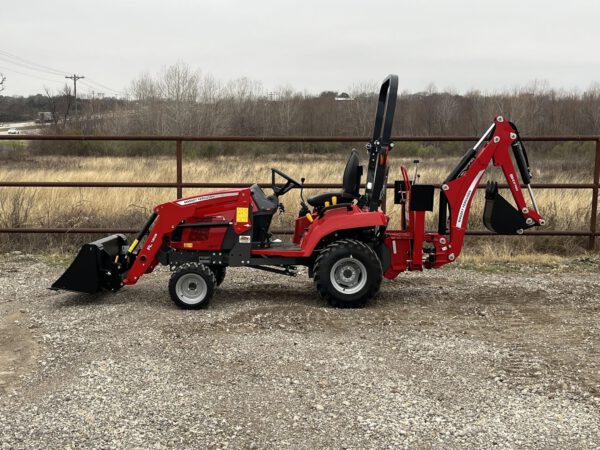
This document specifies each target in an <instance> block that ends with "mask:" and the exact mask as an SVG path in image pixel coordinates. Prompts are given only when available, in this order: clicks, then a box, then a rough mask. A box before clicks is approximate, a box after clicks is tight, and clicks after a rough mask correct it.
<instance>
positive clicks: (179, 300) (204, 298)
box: [169, 263, 216, 309]
mask: <svg viewBox="0 0 600 450" xmlns="http://www.w3.org/2000/svg"><path fill="white" fill-rule="evenodd" d="M215 286H216V279H215V274H214V273H213V271H212V270H210V269H209V268H208V267H207V266H205V265H203V264H198V263H187V264H182V265H181V266H179V267H178V268H177V270H176V271H175V272H173V275H171V279H170V280H169V294H170V295H171V299H172V300H173V301H174V302H175V304H176V305H177V306H179V307H180V308H184V309H200V308H206V306H208V303H209V302H210V299H211V298H212V296H213V294H214V292H215Z"/></svg>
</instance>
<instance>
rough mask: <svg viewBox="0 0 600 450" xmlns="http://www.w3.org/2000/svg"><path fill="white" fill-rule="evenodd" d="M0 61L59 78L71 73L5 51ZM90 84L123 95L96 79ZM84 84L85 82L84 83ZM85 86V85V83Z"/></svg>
mask: <svg viewBox="0 0 600 450" xmlns="http://www.w3.org/2000/svg"><path fill="white" fill-rule="evenodd" d="M0 60H2V61H5V62H8V63H10V64H14V65H16V66H18V67H22V68H25V69H28V70H34V71H38V72H42V73H46V74H49V75H58V76H61V77H62V76H64V74H66V73H69V72H68V71H63V70H59V69H56V68H53V67H50V66H46V65H44V64H38V63H36V62H33V61H31V60H28V59H25V58H22V57H20V56H17V55H14V54H12V53H9V52H7V51H5V50H0ZM6 70H13V69H6ZM13 71H14V72H15V73H19V74H21V75H26V76H31V77H33V78H40V77H35V76H34V75H29V74H25V73H23V72H19V71H17V70H13ZM70 78H71V79H73V78H72V77H70ZM40 79H41V78H40ZM87 80H88V82H89V83H91V84H92V85H95V86H97V87H98V88H102V89H105V90H107V91H111V92H113V93H115V94H118V95H123V91H118V90H116V89H113V88H111V87H109V86H106V85H105V84H102V83H100V82H98V81H95V80H94V79H90V78H88V79H87ZM82 83H83V82H82ZM83 84H84V85H85V83H83ZM88 87H91V88H92V89H93V86H88Z"/></svg>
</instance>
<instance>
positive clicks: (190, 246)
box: [183, 242, 194, 248]
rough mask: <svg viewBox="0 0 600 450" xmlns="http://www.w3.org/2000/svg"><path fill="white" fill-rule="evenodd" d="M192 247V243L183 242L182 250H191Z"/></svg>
mask: <svg viewBox="0 0 600 450" xmlns="http://www.w3.org/2000/svg"><path fill="white" fill-rule="evenodd" d="M193 246H194V243H193V242H184V243H183V248H192V247H193Z"/></svg>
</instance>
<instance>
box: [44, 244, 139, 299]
mask: <svg viewBox="0 0 600 450" xmlns="http://www.w3.org/2000/svg"><path fill="white" fill-rule="evenodd" d="M126 253H127V238H126V237H125V236H124V235H122V234H113V235H112V236H107V237H105V238H102V239H98V240H97V241H94V242H90V243H89V244H85V245H84V246H82V247H81V250H79V253H78V254H77V256H76V257H75V259H74V260H73V262H72V263H71V265H70V266H69V268H68V269H67V270H66V271H65V273H63V274H62V276H61V277H60V278H59V279H58V280H56V282H55V283H54V284H53V285H52V287H51V288H50V289H53V290H59V289H62V290H66V291H75V292H84V293H87V294H94V293H96V292H99V291H101V290H103V289H108V290H111V291H116V290H118V289H119V288H121V286H122V283H121V273H120V270H119V267H117V264H116V262H115V258H116V257H117V256H123V255H125V254H126Z"/></svg>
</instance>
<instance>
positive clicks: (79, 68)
mask: <svg viewBox="0 0 600 450" xmlns="http://www.w3.org/2000/svg"><path fill="white" fill-rule="evenodd" d="M4 3H5V4H3V5H2V14H1V15H0V51H3V52H9V53H11V54H13V55H18V56H20V57H21V58H24V59H27V60H29V61H33V62H35V63H37V64H42V65H45V66H48V67H51V68H54V69H59V71H63V70H64V71H69V72H71V73H72V72H76V73H78V74H83V75H86V76H87V77H89V78H90V79H91V80H93V82H96V83H101V84H103V85H105V86H108V87H110V88H112V89H114V90H122V89H123V88H125V87H127V86H128V85H129V82H130V81H131V80H132V79H133V78H135V77H137V76H138V75H139V74H140V73H142V72H146V71H149V72H156V71H159V70H160V69H161V68H162V67H163V66H165V65H169V64H172V63H174V62H177V61H183V62H187V63H188V64H190V65H191V66H192V67H194V68H198V69H200V70H202V72H205V73H210V74H212V75H213V76H214V77H215V78H217V79H220V80H223V81H226V80H230V79H234V78H239V77H242V76H246V77H249V78H252V79H255V80H259V81H261V82H262V83H263V84H264V86H265V87H266V88H267V89H275V88H277V87H278V86H283V85H290V86H292V87H293V88H295V89H297V90H307V91H308V92H313V93H318V92H320V91H322V90H325V89H328V90H338V91H341V90H346V89H348V88H350V87H351V86H352V85H353V84H356V83H359V82H365V81H367V82H368V81H377V82H378V81H380V80H381V79H383V78H384V77H385V76H386V75H387V74H388V73H397V74H398V75H399V76H400V89H401V90H409V91H418V90H423V89H424V88H425V87H426V86H427V85H428V84H430V83H434V84H435V85H436V86H437V87H438V89H444V88H447V87H451V88H454V89H457V90H458V91H461V92H464V91H466V90H469V89H480V90H493V89H503V88H511V87H514V86H523V85H527V84H530V83H531V82H532V81H533V80H544V81H547V82H548V83H549V85H550V86H552V87H555V88H565V89H585V88H587V87H588V86H589V85H590V83H592V82H597V81H600V51H599V50H598V44H600V26H598V21H599V20H600V1H598V0H569V1H564V0H562V1H557V0H546V1H541V0H528V1H527V0H520V1H517V0H503V1H500V2H498V1H494V2H491V1H485V0H453V1H442V0H427V1H426V0H411V1H406V0H396V1H385V0H371V1H356V0H345V1H341V0H340V1H327V0H320V1H315V0H303V1H285V0H255V1H249V0H197V1H187V0H179V1H178V0H171V1H170V2H169V1H165V0H162V1H158V0H104V1H97V0H96V1H93V0H85V1H84V0H78V1H76V0H52V1H48V0H30V1H26V0H20V1H11V0H8V1H6V2H4ZM15 70H17V71H19V72H23V73H27V74H30V75H34V76H37V77H41V78H44V79H46V80H40V79H37V78H33V77H29V76H25V75H22V74H19V73H16V72H15ZM0 72H3V73H4V74H5V75H6V76H7V78H8V80H7V88H6V90H5V92H4V94H8V95H16V94H22V95H25V94H30V93H37V92H42V91H43V86H48V87H53V88H60V85H61V83H62V82H63V81H64V79H63V78H62V76H61V75H54V74H49V73H43V72H38V71H33V70H30V69H27V68H24V67H18V66H15V65H14V64H12V63H10V62H8V61H6V55H5V54H2V53H0ZM52 80H53V81H55V82H53V81H52ZM80 86H81V87H80V89H81V90H82V91H83V92H86V91H91V89H90V88H88V87H86V86H83V85H80ZM96 87H97V88H98V87H99V86H97V85H96ZM96 90H97V91H98V90H100V91H104V92H109V91H107V90H106V89H102V88H99V89H96Z"/></svg>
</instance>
